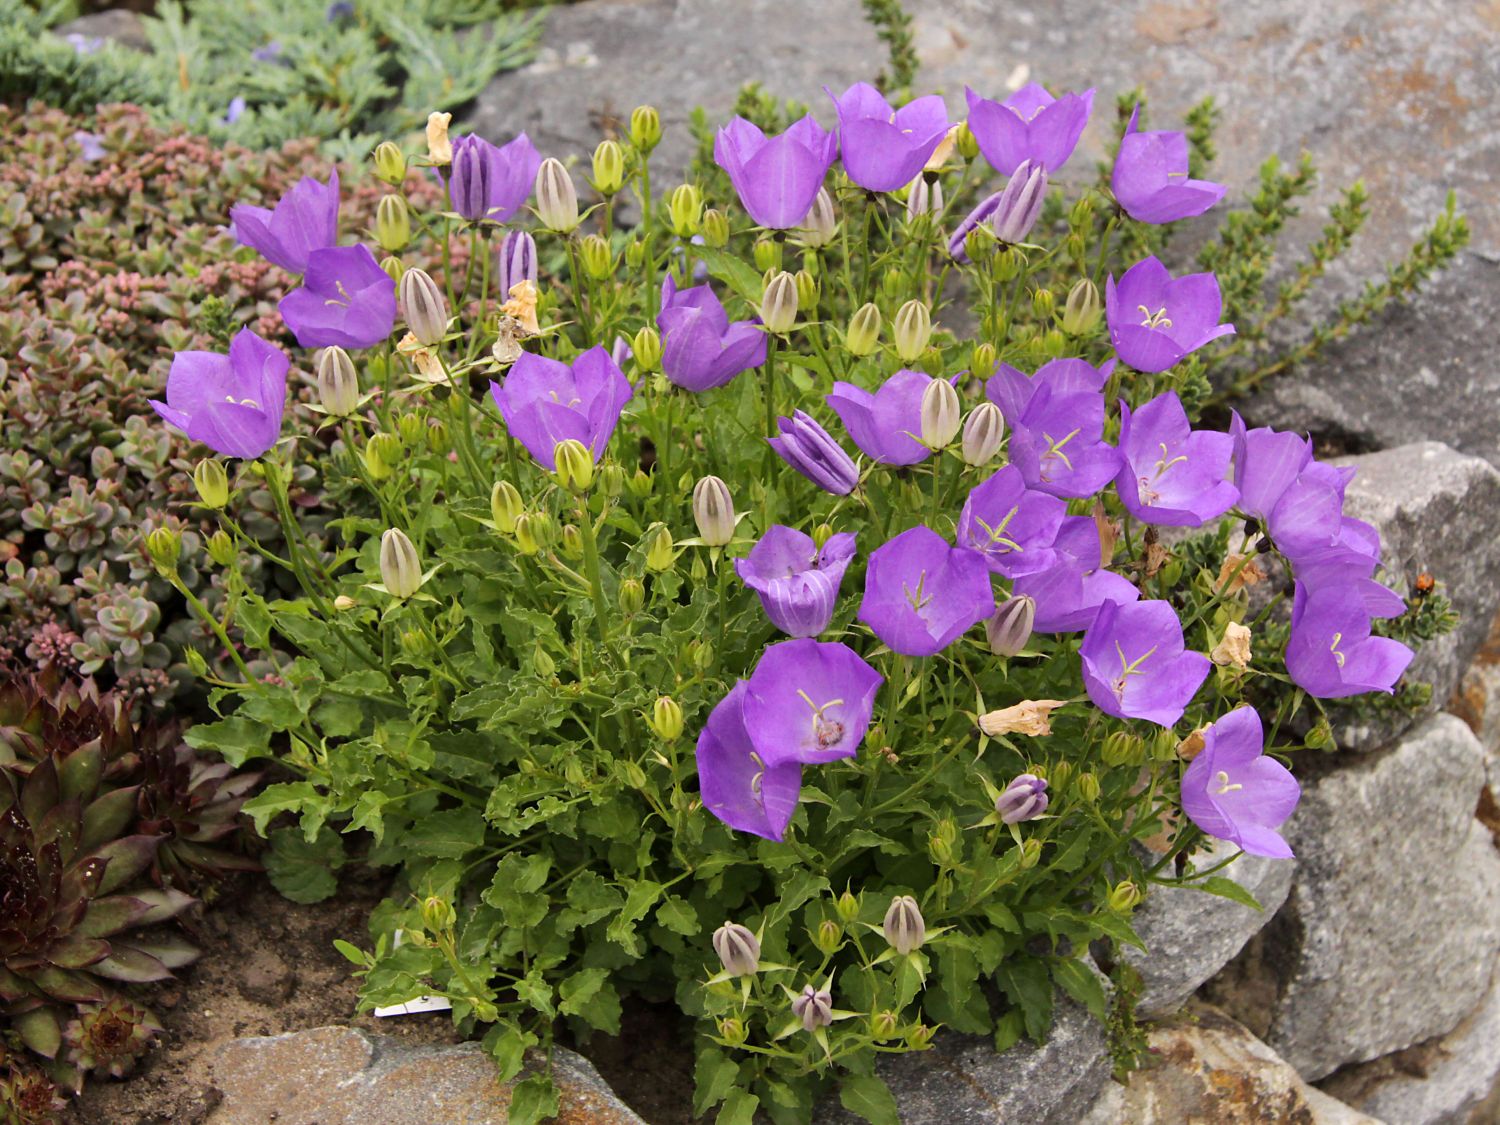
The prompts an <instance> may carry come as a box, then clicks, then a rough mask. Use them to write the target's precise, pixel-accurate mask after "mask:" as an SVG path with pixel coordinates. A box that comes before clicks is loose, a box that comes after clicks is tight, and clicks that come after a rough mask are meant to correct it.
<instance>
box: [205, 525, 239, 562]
mask: <svg viewBox="0 0 1500 1125" xmlns="http://www.w3.org/2000/svg"><path fill="white" fill-rule="evenodd" d="M208 557H209V558H211V559H213V560H214V562H216V563H218V564H219V565H220V566H228V565H229V564H230V563H232V562H234V541H233V540H232V539H230V538H229V536H228V535H227V534H226V533H225V532H224V531H223V530H219V531H216V532H214V533H213V534H212V535H210V536H209V537H208Z"/></svg>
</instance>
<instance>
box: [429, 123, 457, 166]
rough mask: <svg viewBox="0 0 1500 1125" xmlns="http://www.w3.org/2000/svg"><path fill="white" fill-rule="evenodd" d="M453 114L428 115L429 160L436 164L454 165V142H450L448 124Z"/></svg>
mask: <svg viewBox="0 0 1500 1125" xmlns="http://www.w3.org/2000/svg"><path fill="white" fill-rule="evenodd" d="M452 120H453V114H451V113H429V114H428V115H427V159H428V160H430V161H432V162H433V163H434V164H452V163H453V142H451V141H450V140H448V122H450V121H452Z"/></svg>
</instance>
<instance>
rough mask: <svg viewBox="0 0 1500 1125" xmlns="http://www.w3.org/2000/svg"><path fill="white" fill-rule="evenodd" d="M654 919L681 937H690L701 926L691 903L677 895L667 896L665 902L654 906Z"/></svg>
mask: <svg viewBox="0 0 1500 1125" xmlns="http://www.w3.org/2000/svg"><path fill="white" fill-rule="evenodd" d="M656 920H657V921H658V922H660V923H661V924H662V925H663V926H665V927H666V928H667V929H669V930H671V931H672V932H673V933H676V934H681V935H682V936H683V937H692V936H693V935H694V934H696V933H697V932H698V931H699V930H700V929H701V928H702V926H701V924H700V923H699V921H698V912H697V911H696V910H694V909H693V905H692V903H690V902H688V900H687V899H685V898H681V897H679V896H677V895H671V896H669V897H668V898H667V901H666V902H664V903H662V904H661V905H660V906H659V907H657V908H656Z"/></svg>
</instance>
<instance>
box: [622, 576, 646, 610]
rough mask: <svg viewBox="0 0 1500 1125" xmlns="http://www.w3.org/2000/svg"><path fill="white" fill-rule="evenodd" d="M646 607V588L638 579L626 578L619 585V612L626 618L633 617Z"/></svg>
mask: <svg viewBox="0 0 1500 1125" xmlns="http://www.w3.org/2000/svg"><path fill="white" fill-rule="evenodd" d="M645 605H646V587H645V586H644V585H642V584H641V580H640V579H639V578H627V579H625V581H623V582H621V583H620V611H621V612H622V613H624V614H625V616H626V617H634V616H635V615H636V614H637V613H640V612H641V610H642V608H644V606H645Z"/></svg>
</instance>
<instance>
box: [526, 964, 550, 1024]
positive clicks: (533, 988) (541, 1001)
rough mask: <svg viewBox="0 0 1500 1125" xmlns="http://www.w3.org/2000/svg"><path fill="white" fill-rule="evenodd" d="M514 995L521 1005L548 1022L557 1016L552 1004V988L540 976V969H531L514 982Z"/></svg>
mask: <svg viewBox="0 0 1500 1125" xmlns="http://www.w3.org/2000/svg"><path fill="white" fill-rule="evenodd" d="M516 995H517V996H518V997H519V998H520V1000H521V1003H523V1004H526V1005H528V1006H529V1007H531V1008H532V1010H534V1011H536V1012H538V1013H540V1014H541V1015H543V1016H545V1017H546V1018H547V1019H549V1020H550V1019H551V1018H552V1017H553V1016H555V1015H557V1006H556V1005H555V1004H553V1002H552V986H551V985H550V984H548V983H547V981H546V979H545V978H544V977H543V976H542V972H541V970H540V969H532V970H531V972H529V973H527V974H526V975H525V976H524V977H522V978H521V979H520V980H518V981H516Z"/></svg>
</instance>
